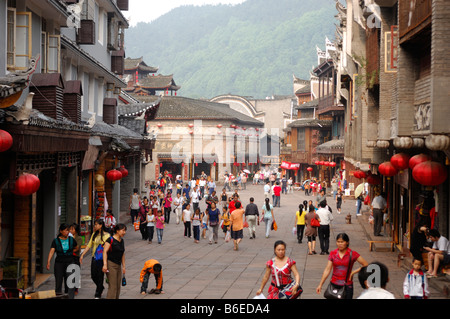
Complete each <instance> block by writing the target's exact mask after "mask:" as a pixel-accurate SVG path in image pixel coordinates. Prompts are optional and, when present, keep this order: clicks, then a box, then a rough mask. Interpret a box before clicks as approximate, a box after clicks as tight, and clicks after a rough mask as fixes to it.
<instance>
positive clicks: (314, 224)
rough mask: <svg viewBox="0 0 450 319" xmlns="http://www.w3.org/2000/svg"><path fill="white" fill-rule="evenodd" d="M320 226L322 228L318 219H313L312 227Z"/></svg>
mask: <svg viewBox="0 0 450 319" xmlns="http://www.w3.org/2000/svg"><path fill="white" fill-rule="evenodd" d="M314 216H317V215H314ZM319 226H320V222H319V221H318V220H317V218H316V217H314V218H313V219H311V227H319Z"/></svg>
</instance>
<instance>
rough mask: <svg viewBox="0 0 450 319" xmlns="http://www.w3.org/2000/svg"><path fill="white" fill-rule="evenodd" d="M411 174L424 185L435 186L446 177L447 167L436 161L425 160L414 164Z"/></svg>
mask: <svg viewBox="0 0 450 319" xmlns="http://www.w3.org/2000/svg"><path fill="white" fill-rule="evenodd" d="M412 176H413V178H414V180H415V181H416V182H418V183H419V184H421V185H424V186H437V185H440V184H442V183H443V182H445V180H446V179H447V169H446V168H445V166H444V165H442V164H441V163H438V162H433V161H426V162H422V163H420V164H417V165H416V166H414V169H413V171H412Z"/></svg>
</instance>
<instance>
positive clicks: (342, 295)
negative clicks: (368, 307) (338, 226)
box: [316, 233, 368, 299]
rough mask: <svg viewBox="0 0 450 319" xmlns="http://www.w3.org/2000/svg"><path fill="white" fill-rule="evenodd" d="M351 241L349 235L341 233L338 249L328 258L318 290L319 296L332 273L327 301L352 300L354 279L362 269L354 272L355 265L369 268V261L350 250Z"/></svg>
mask: <svg viewBox="0 0 450 319" xmlns="http://www.w3.org/2000/svg"><path fill="white" fill-rule="evenodd" d="M349 244H350V239H349V237H348V235H347V234H345V233H340V234H338V235H337V237H336V245H337V249H335V250H333V251H332V252H331V253H330V255H329V256H328V264H327V266H326V267H325V270H324V271H323V274H322V279H321V280H320V283H319V285H318V286H317V288H316V292H317V294H320V293H321V291H322V286H323V284H324V282H325V281H326V279H327V278H328V276H329V275H330V273H331V272H332V276H331V280H330V283H329V285H328V287H327V289H326V290H325V292H324V297H325V298H327V299H352V298H353V281H352V278H353V276H354V275H355V274H357V273H358V272H359V271H360V270H361V268H359V269H357V270H355V271H352V268H353V264H354V263H355V262H356V261H357V262H358V263H359V264H360V265H361V267H367V265H368V263H367V261H366V260H365V259H364V258H363V257H361V256H360V254H358V253H357V252H356V251H353V250H351V249H350V248H349Z"/></svg>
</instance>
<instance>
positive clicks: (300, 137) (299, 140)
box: [297, 128, 306, 151]
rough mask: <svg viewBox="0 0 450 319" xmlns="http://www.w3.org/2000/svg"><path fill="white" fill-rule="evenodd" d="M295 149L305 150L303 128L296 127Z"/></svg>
mask: <svg viewBox="0 0 450 319" xmlns="http://www.w3.org/2000/svg"><path fill="white" fill-rule="evenodd" d="M297 151H306V143H305V128H297Z"/></svg>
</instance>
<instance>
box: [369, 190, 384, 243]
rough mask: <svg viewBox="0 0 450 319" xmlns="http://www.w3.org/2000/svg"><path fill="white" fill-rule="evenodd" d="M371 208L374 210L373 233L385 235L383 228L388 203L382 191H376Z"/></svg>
mask: <svg viewBox="0 0 450 319" xmlns="http://www.w3.org/2000/svg"><path fill="white" fill-rule="evenodd" d="M370 208H371V209H372V212H373V235H374V236H383V235H381V228H382V226H383V215H384V213H385V212H386V208H387V203H386V200H385V199H384V197H383V196H382V195H381V194H380V192H375V198H374V199H373V201H372V205H371V207H370Z"/></svg>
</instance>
